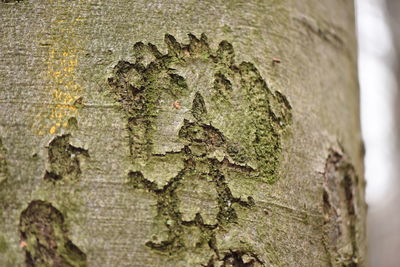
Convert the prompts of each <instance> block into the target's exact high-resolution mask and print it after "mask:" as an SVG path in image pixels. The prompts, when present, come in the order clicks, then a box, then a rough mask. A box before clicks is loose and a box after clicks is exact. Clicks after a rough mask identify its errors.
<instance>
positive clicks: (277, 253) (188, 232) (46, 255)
mask: <svg viewBox="0 0 400 267" xmlns="http://www.w3.org/2000/svg"><path fill="white" fill-rule="evenodd" d="M0 11H1V12H0V14H1V15H0V18H1V21H2V25H3V27H2V29H1V34H2V35H3V36H4V38H2V39H1V40H0V51H1V54H2V57H1V58H0V81H1V83H0V94H1V97H0V98H1V99H2V100H1V108H0V122H1V123H0V127H1V136H0V138H1V142H0V183H1V188H0V200H1V202H0V205H1V213H0V216H1V221H0V230H1V231H0V265H1V266H24V265H28V266H52V265H55V266H86V265H88V266H364V265H365V253H366V248H365V226H364V223H365V221H364V220H365V213H366V209H365V204H364V180H363V167H362V156H363V155H362V153H363V151H362V142H361V138H360V129H359V110H358V109H359V105H358V84H357V77H356V73H357V72H356V56H355V55H356V50H355V44H356V42H355V34H354V14H353V13H354V7H353V5H352V3H351V2H350V1H330V2H329V3H327V2H325V3H322V2H321V1H317V0H302V1H277V0H275V1H163V2H156V1H135V2H131V1H125V0H124V1H118V2H113V1H107V2H106V1H50V2H46V1H2V2H0Z"/></svg>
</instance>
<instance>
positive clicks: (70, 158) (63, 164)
mask: <svg viewBox="0 0 400 267" xmlns="http://www.w3.org/2000/svg"><path fill="white" fill-rule="evenodd" d="M69 138H70V136H69V135H62V136H57V137H55V138H54V139H53V140H52V141H51V142H50V144H49V147H48V156H49V163H50V168H49V170H46V173H45V175H44V179H45V180H48V181H57V180H61V179H63V178H66V179H72V180H74V179H78V178H79V177H80V175H81V169H80V159H79V157H80V156H84V157H89V152H88V151H87V150H86V149H83V148H79V147H74V146H72V145H71V144H70V143H69Z"/></svg>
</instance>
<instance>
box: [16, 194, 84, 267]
mask: <svg viewBox="0 0 400 267" xmlns="http://www.w3.org/2000/svg"><path fill="white" fill-rule="evenodd" d="M19 231H20V235H21V244H23V245H21V247H23V248H24V250H25V263H26V265H27V266H74V267H75V266H76V267H78V266H86V254H85V253H84V252H82V251H81V250H80V249H79V248H78V247H77V246H76V245H75V244H73V243H72V241H71V240H70V239H69V238H68V231H67V228H66V225H65V222H64V216H63V214H62V213H61V212H60V211H59V210H58V209H56V208H55V207H54V206H53V205H51V204H50V203H48V202H46V201H42V200H34V201H32V202H30V203H29V205H28V207H27V208H26V209H25V210H24V211H22V213H21V216H20V223H19Z"/></svg>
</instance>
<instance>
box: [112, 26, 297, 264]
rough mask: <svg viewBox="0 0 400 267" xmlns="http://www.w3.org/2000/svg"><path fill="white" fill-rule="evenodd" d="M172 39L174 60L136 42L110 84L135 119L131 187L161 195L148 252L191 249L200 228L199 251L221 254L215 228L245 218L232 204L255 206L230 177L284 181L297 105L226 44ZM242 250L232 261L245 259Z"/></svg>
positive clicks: (203, 38)
mask: <svg viewBox="0 0 400 267" xmlns="http://www.w3.org/2000/svg"><path fill="white" fill-rule="evenodd" d="M165 43H166V45H167V47H168V53H167V54H162V53H161V52H159V51H158V49H157V48H156V47H155V46H154V45H152V44H150V43H149V44H147V45H146V44H143V43H141V42H138V43H136V44H135V46H134V58H135V60H134V62H127V61H120V62H119V63H118V64H117V65H116V66H115V68H114V72H113V76H112V77H110V78H109V80H108V81H109V85H110V90H111V92H112V94H113V96H114V97H115V99H116V100H117V101H119V102H120V103H121V106H122V108H123V110H124V112H125V113H126V116H127V120H128V123H127V129H128V132H129V145H130V152H131V158H132V172H131V173H130V174H129V183H130V184H131V185H132V186H133V188H136V189H143V190H147V191H149V192H151V193H152V194H154V195H156V196H157V198H158V206H157V209H158V215H157V217H156V218H155V223H154V233H155V235H154V236H153V238H151V240H149V241H148V242H147V246H149V247H151V248H152V249H154V250H156V251H160V252H166V253H169V254H172V253H178V252H183V251H188V250H192V249H193V248H192V245H190V244H191V243H190V242H189V241H188V239H187V233H186V232H187V231H188V229H189V228H190V229H192V228H193V227H194V228H197V229H199V230H200V232H201V233H202V238H200V239H199V240H202V241H199V242H198V243H196V242H195V243H196V244H198V245H196V246H199V247H202V246H206V247H207V246H208V249H211V250H213V251H214V252H215V255H218V248H217V247H216V242H215V234H216V232H217V231H220V230H221V229H224V228H225V229H226V228H229V227H230V226H231V225H232V224H234V223H237V222H238V217H239V214H238V213H237V211H236V209H235V207H242V208H245V209H250V208H252V207H253V205H254V200H253V198H252V197H251V196H248V197H245V199H241V198H239V197H235V196H234V195H233V194H232V189H231V188H230V187H229V185H228V181H227V178H228V177H229V178H232V177H234V179H237V180H238V181H239V182H238V183H235V184H240V183H246V180H247V181H248V179H254V180H256V181H259V182H265V183H268V184H273V183H274V182H276V181H277V180H278V178H279V175H278V173H279V162H280V157H281V137H282V134H283V132H284V131H285V130H286V128H287V126H288V124H290V121H291V107H290V104H289V102H288V100H287V99H286V98H285V96H284V95H282V94H280V93H279V92H275V93H273V92H271V91H270V89H269V88H268V86H267V84H266V82H265V81H264V79H263V78H262V77H261V75H260V73H259V72H258V70H257V68H256V67H255V66H254V65H253V64H252V63H249V62H242V63H240V64H236V63H235V53H234V49H233V46H232V45H231V44H230V43H229V42H227V41H222V42H221V43H220V44H219V46H218V49H217V50H216V51H212V49H211V48H210V46H209V45H208V41H207V37H206V36H205V35H204V34H203V35H202V36H201V38H200V39H198V38H197V37H196V36H194V35H192V34H189V43H188V44H182V43H179V42H178V41H177V40H176V39H175V38H174V37H173V36H171V35H168V34H167V35H166V36H165ZM190 190H194V191H193V193H191V192H190ZM235 191H238V188H235ZM204 203H208V209H207V207H204V206H201V205H202V204H204ZM161 236H162V238H160V237H161ZM195 239H196V238H195ZM188 242H189V243H188ZM238 253H239V252H238ZM238 253H236V254H235V253H233V254H232V255H231V256H226V260H227V261H229V262H230V261H233V262H244V260H243V259H242V258H240V257H239V256H240V255H241V254H240V253H239V254H238ZM249 253H250V252H249ZM243 254H245V253H243ZM238 255H239V256H238ZM217 258H218V259H219V260H221V261H222V262H224V258H223V257H222V256H221V255H218V257H217ZM252 261H253V260H249V262H252ZM246 266H247V265H246ZM248 266H252V265H248Z"/></svg>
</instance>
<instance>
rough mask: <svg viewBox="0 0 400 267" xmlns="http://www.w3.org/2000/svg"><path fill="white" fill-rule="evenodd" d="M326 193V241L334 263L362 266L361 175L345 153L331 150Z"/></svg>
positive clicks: (323, 196)
mask: <svg viewBox="0 0 400 267" xmlns="http://www.w3.org/2000/svg"><path fill="white" fill-rule="evenodd" d="M324 177H325V181H324V189H323V193H322V200H323V211H324V225H323V231H324V239H323V240H324V244H325V246H326V251H327V253H328V256H329V258H330V262H331V263H332V265H334V266H358V262H359V259H358V254H359V251H358V242H357V240H358V237H357V231H358V230H359V229H360V225H358V223H357V216H358V213H359V212H360V208H361V206H360V205H359V204H358V203H356V202H355V200H356V199H360V192H359V185H358V177H357V175H356V173H355V169H354V167H353V165H352V164H351V163H350V162H349V161H348V159H347V157H346V156H345V155H344V154H343V153H342V152H337V151H331V153H330V154H329V156H328V158H327V160H326V165H325V173H324Z"/></svg>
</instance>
